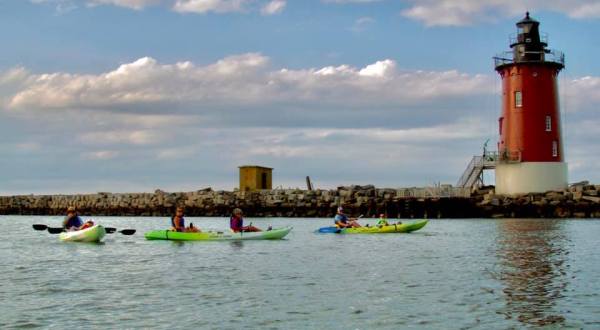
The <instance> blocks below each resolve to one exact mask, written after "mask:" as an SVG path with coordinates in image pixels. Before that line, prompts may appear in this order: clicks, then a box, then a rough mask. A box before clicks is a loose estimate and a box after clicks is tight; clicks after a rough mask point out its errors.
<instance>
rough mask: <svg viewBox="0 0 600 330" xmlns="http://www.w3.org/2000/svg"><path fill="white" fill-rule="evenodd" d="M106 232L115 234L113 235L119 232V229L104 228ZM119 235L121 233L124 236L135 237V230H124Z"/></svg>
mask: <svg viewBox="0 0 600 330" xmlns="http://www.w3.org/2000/svg"><path fill="white" fill-rule="evenodd" d="M104 230H105V231H106V233H107V234H113V233H115V232H117V228H114V227H104ZM118 233H121V234H123V235H133V234H135V229H123V230H119V231H118Z"/></svg>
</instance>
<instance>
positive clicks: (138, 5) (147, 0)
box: [87, 0, 162, 10]
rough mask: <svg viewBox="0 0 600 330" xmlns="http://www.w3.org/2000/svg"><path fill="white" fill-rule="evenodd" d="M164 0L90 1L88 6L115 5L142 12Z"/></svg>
mask: <svg viewBox="0 0 600 330" xmlns="http://www.w3.org/2000/svg"><path fill="white" fill-rule="evenodd" d="M161 1H162V0H88V1H87V5H88V6H99V5H113V6H118V7H125V8H131V9H136V10H140V9H143V8H145V7H148V6H152V5H157V4H159V3H160V2H161Z"/></svg>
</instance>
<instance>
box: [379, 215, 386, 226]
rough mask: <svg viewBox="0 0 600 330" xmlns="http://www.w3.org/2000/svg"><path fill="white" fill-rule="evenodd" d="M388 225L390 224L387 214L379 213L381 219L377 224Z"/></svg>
mask: <svg viewBox="0 0 600 330" xmlns="http://www.w3.org/2000/svg"><path fill="white" fill-rule="evenodd" d="M387 225H388V221H387V216H386V215H385V214H383V213H381V214H380V215H379V221H377V226H379V227H383V226H387Z"/></svg>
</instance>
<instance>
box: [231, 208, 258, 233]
mask: <svg viewBox="0 0 600 330" xmlns="http://www.w3.org/2000/svg"><path fill="white" fill-rule="evenodd" d="M229 228H231V230H232V231H233V232H234V233H239V232H257V231H261V230H260V229H259V228H256V227H254V226H252V225H248V226H246V227H244V217H243V216H242V210H241V209H239V208H235V209H233V214H232V215H231V218H229Z"/></svg>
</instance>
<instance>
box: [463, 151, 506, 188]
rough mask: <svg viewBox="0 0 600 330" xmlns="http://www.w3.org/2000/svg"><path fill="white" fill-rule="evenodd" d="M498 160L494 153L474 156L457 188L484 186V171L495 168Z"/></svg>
mask: <svg viewBox="0 0 600 330" xmlns="http://www.w3.org/2000/svg"><path fill="white" fill-rule="evenodd" d="M496 158H497V155H495V154H494V153H489V154H486V156H473V158H472V159H471V161H470V162H469V165H468V166H467V168H466V169H465V171H464V172H463V174H462V176H461V177H460V179H459V180H458V182H457V183H456V186H457V187H459V188H473V187H474V186H477V185H482V184H483V170H487V169H493V168H495V167H496Z"/></svg>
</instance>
